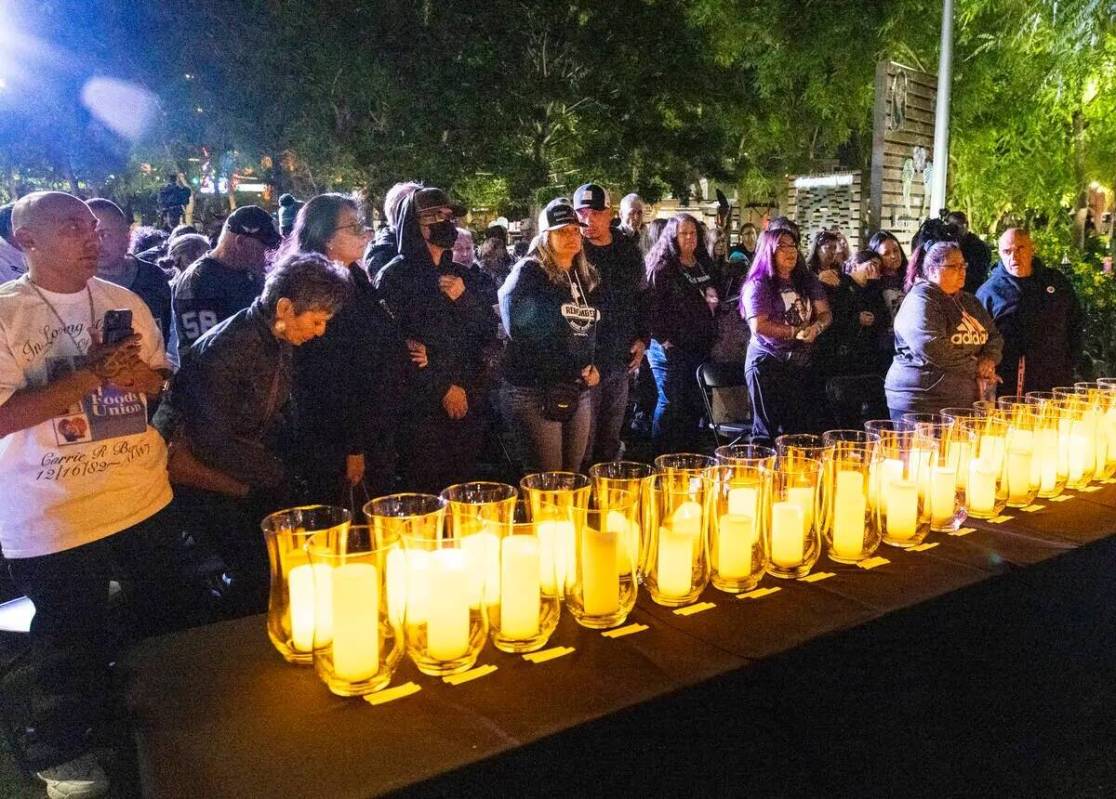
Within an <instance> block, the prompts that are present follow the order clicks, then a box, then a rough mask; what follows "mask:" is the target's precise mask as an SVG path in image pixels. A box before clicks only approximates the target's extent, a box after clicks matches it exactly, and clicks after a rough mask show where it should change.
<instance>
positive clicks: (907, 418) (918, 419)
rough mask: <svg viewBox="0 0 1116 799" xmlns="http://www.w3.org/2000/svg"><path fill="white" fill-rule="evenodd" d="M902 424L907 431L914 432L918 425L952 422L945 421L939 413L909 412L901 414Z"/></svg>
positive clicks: (950, 420)
mask: <svg viewBox="0 0 1116 799" xmlns="http://www.w3.org/2000/svg"><path fill="white" fill-rule="evenodd" d="M902 423H903V424H904V425H905V426H906V428H907V429H908V430H915V429H917V427H918V425H920V424H952V423H953V420H952V419H947V418H946V417H945V416H943V415H942V414H940V413H915V412H913V411H911V412H908V413H904V414H903V416H902Z"/></svg>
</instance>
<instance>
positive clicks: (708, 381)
mask: <svg viewBox="0 0 1116 799" xmlns="http://www.w3.org/2000/svg"><path fill="white" fill-rule="evenodd" d="M697 382H698V388H700V389H701V399H702V402H704V403H705V417H706V420H707V426H708V428H709V430H710V431H712V433H713V445H714V446H715V447H719V446H721V445H722V444H724V443H729V444H736V443H737V442H739V441H740V440H741V439H742V438H744V437H745V436H747V435H750V434H751V432H752V408H751V403H750V402H748V399H747V397H748V394H747V392H746V391H745V392H744V393H743V398H744V401H745V403H746V405H747V407H746V410H745V413H746V415H745V416H741V417H736V418H729V419H723V418H720V417H722V416H723V414H718V413H716V412H715V411H714V409H713V398H714V396H715V392H718V391H722V392H723V391H727V390H729V389H734V388H735V389H739V388H745V389H746V388H747V386H748V381H747V380H746V378H745V376H744V364H742V363H724V362H716V361H705V362H704V363H703V364H701V365H700V366H699V367H698V368H697Z"/></svg>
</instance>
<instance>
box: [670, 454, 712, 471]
mask: <svg viewBox="0 0 1116 799" xmlns="http://www.w3.org/2000/svg"><path fill="white" fill-rule="evenodd" d="M716 465H717V460H716V459H715V458H712V457H710V456H709V455H698V454H696V453H693V452H672V453H668V454H666V455H660V456H658V457H657V458H655V469H656V470H658V471H660V472H689V473H691V474H701V473H702V472H704V471H705V470H706V469H708V468H709V467H710V466H716Z"/></svg>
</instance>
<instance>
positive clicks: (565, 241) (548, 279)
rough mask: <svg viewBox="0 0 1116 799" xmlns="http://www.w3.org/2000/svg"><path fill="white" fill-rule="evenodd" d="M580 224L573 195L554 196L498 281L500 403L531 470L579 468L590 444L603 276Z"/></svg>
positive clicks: (522, 459) (573, 469)
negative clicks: (503, 344)
mask: <svg viewBox="0 0 1116 799" xmlns="http://www.w3.org/2000/svg"><path fill="white" fill-rule="evenodd" d="M581 228H582V223H581V221H580V220H579V219H578V218H577V213H576V212H575V211H574V209H573V206H572V204H571V203H570V201H569V200H567V199H564V198H560V199H557V200H552V201H551V202H550V203H548V204H547V206H546V208H544V209H543V211H542V213H541V214H539V234H538V235H537V236H536V237H535V239H534V241H532V242H531V248H530V250H529V251H528V253H527V255H526V257H524V258H523V259H522V260H520V261H519V262H518V263H517V264H516V265H515V266H514V267H512V271H511V274H510V275H509V276H508V279H507V280H506V281H505V282H504V285H503V286H501V288H500V293H499V298H500V319H501V321H502V322H503V325H504V330H505V331H506V332H507V334H508V344H507V349H506V350H505V351H504V383H503V385H502V386H501V389H500V407H501V410H502V412H503V416H504V421H505V422H506V424H507V425H508V427H509V428H510V429H511V432H512V435H513V436H514V438H515V441H516V444H517V448H518V450H519V454H520V461H521V463H522V465H523V467H524V469H526V470H527V471H528V472H533V471H567V472H576V471H578V470H579V469H580V468H581V463H582V460H583V459H584V457H585V448H586V447H587V446H588V444H589V426H590V421H591V419H590V417H591V408H590V400H589V389H590V388H592V387H593V386H595V385H596V384H597V383H598V382H600V373H599V372H598V371H597V367H596V366H594V365H593V359H594V350H595V345H596V327H597V322H598V321H600V311H598V310H597V309H596V308H594V307H593V306H592V305H590V303H589V296H590V294H591V293H592V292H593V290H594V289H595V288H596V286H597V282H598V279H597V273H596V270H595V269H594V268H593V267H592V265H590V263H589V262H588V261H587V260H586V259H585V255H584V253H583V252H582V242H581V238H582V236H581ZM559 406H562V407H559Z"/></svg>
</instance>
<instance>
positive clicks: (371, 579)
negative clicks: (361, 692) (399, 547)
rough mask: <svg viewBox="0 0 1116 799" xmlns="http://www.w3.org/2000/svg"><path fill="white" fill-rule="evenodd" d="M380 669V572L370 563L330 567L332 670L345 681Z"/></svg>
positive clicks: (353, 680)
mask: <svg viewBox="0 0 1116 799" xmlns="http://www.w3.org/2000/svg"><path fill="white" fill-rule="evenodd" d="M379 670H380V575H379V572H378V570H377V569H376V567H375V566H373V565H372V564H371V563H346V564H345V565H344V566H339V567H337V568H336V569H334V571H333V673H334V675H336V676H337V678H338V679H341V680H345V681H347V682H360V681H361V680H367V679H368V678H369V677H372V676H374V675H375V674H376V672H378V671H379Z"/></svg>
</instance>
